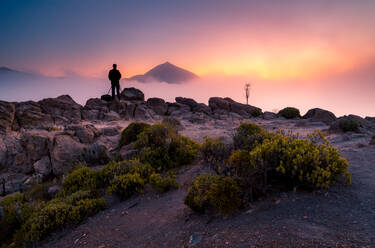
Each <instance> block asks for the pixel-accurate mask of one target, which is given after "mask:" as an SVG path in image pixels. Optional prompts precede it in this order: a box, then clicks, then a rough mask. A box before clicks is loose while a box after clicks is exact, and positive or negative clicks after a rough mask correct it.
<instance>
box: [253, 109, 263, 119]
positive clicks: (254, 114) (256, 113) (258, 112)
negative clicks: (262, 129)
mask: <svg viewBox="0 0 375 248" xmlns="http://www.w3.org/2000/svg"><path fill="white" fill-rule="evenodd" d="M262 114H263V112H262V110H260V109H255V110H254V111H253V112H251V115H252V116H253V117H258V116H261V115H262Z"/></svg>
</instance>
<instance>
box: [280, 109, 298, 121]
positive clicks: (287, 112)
mask: <svg viewBox="0 0 375 248" xmlns="http://www.w3.org/2000/svg"><path fill="white" fill-rule="evenodd" d="M278 115H279V116H282V117H284V118H287V119H293V118H297V117H301V114H300V112H299V110H298V109H297V108H293V107H286V108H284V109H282V110H280V111H279V113H278Z"/></svg>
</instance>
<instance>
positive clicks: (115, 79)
mask: <svg viewBox="0 0 375 248" xmlns="http://www.w3.org/2000/svg"><path fill="white" fill-rule="evenodd" d="M108 78H109V80H110V81H111V87H112V99H115V96H116V95H115V91H116V93H117V98H118V99H119V100H120V79H121V73H120V71H119V70H117V65H116V64H113V69H112V70H110V71H109V73H108Z"/></svg>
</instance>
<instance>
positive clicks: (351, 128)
mask: <svg viewBox="0 0 375 248" xmlns="http://www.w3.org/2000/svg"><path fill="white" fill-rule="evenodd" d="M339 127H340V129H341V130H342V131H343V132H356V131H358V129H359V124H358V122H356V121H355V120H352V119H341V120H340V121H339Z"/></svg>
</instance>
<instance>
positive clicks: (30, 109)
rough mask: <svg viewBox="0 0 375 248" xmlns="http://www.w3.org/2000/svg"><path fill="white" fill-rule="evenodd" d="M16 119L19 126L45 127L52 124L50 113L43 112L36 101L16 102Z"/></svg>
mask: <svg viewBox="0 0 375 248" xmlns="http://www.w3.org/2000/svg"><path fill="white" fill-rule="evenodd" d="M15 117H16V120H17V124H18V126H19V127H23V128H46V127H50V126H52V125H53V118H52V116H51V115H49V114H46V113H43V111H42V108H41V107H40V104H39V103H38V102H34V101H27V102H20V103H16V116H15Z"/></svg>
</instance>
